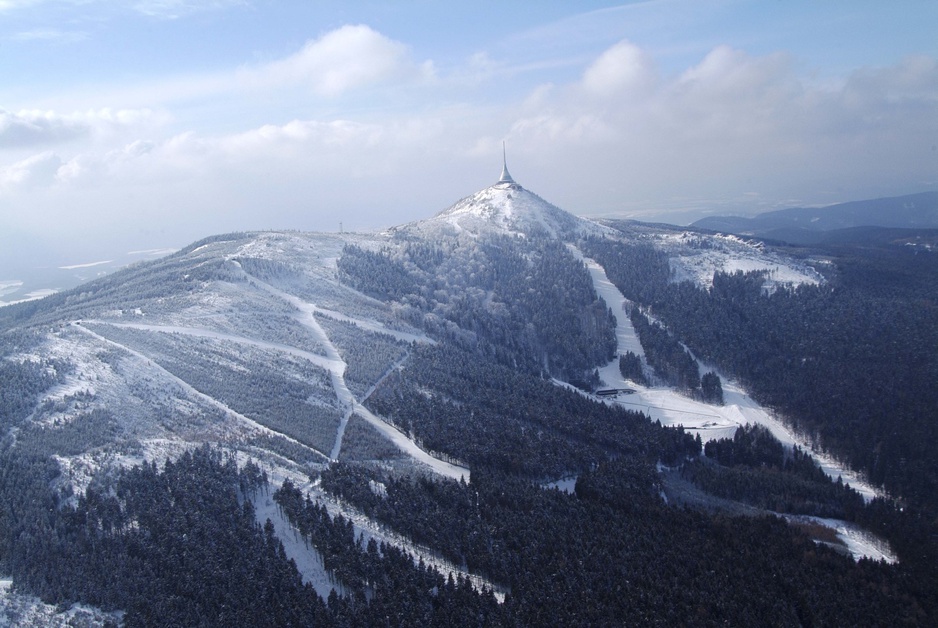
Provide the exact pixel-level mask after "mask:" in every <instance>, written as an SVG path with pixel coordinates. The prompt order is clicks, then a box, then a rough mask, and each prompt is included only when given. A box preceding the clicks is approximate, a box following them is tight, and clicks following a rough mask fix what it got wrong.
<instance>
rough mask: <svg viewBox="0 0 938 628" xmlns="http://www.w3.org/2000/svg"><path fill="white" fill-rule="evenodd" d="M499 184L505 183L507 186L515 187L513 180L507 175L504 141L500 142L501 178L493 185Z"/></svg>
mask: <svg viewBox="0 0 938 628" xmlns="http://www.w3.org/2000/svg"><path fill="white" fill-rule="evenodd" d="M499 183H506V184H508V185H509V186H512V185H517V184H516V183H515V180H514V179H512V178H511V175H510V174H508V157H507V153H506V152H505V141H504V140H502V176H501V178H500V179H499V180H498V182H497V183H496V184H495V185H498V184H499Z"/></svg>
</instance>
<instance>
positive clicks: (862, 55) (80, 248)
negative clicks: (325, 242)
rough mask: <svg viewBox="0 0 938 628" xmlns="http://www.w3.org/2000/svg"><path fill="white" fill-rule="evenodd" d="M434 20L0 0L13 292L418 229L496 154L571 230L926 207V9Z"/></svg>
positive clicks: (643, 10)
mask: <svg viewBox="0 0 938 628" xmlns="http://www.w3.org/2000/svg"><path fill="white" fill-rule="evenodd" d="M439 4H440V3H414V4H409V5H407V7H377V6H376V5H372V4H368V3H338V2H337V3H331V2H323V3H283V2H265V1H263V0H257V1H253V2H252V1H250V0H244V1H237V0H210V1H204V2H200V1H197V0H162V1H160V0H149V1H140V2H136V3H127V4H124V3H113V2H107V1H106V0H97V1H95V0H84V1H81V2H79V1H77V0H75V1H68V0H0V44H2V47H0V50H2V51H3V59H4V61H5V62H6V63H5V64H4V65H5V66H7V67H6V68H5V69H4V76H5V80H4V81H3V84H2V85H0V249H2V250H4V251H6V253H5V254H3V253H0V275H5V274H7V273H4V272H3V267H4V265H6V266H10V265H12V264H13V263H14V261H15V260H18V259H22V256H23V255H24V254H25V252H26V251H28V250H32V251H42V252H43V254H44V255H57V256H58V259H56V260H54V261H52V262H50V263H53V264H55V263H61V264H64V263H80V262H84V261H87V260H85V259H79V257H80V256H88V255H92V256H93V252H94V251H99V250H100V251H102V252H104V253H102V254H104V255H106V254H107V253H106V252H105V251H113V250H125V251H126V250H131V249H133V248H149V247H163V246H181V245H183V244H186V243H188V242H189V241H192V240H195V239H197V238H199V237H202V236H205V235H210V234H213V233H219V232H224V231H232V230H239V229H265V228H293V229H303V230H324V231H334V230H337V229H338V228H339V223H340V222H341V223H343V224H344V227H345V228H346V229H377V228H382V227H387V226H390V225H393V224H397V223H401V222H406V221H410V220H415V219H419V218H423V217H427V216H429V215H431V214H433V213H435V212H437V211H439V210H442V209H444V208H445V207H447V206H449V205H450V204H452V203H453V202H454V201H456V200H458V198H460V197H462V196H465V195H466V194H470V193H472V192H474V191H476V190H477V189H479V188H481V187H484V186H485V185H488V184H489V183H492V182H494V180H495V179H496V178H497V176H498V172H499V171H500V166H501V164H500V161H499V160H500V157H501V154H500V148H501V142H502V140H507V142H508V147H509V161H510V166H511V171H512V173H514V174H515V176H516V178H517V179H518V180H519V181H520V182H521V183H522V184H523V185H525V186H526V187H528V188H530V189H532V190H534V191H536V192H538V193H539V194H540V195H542V196H544V197H545V198H547V199H549V200H550V201H551V202H553V203H555V204H557V205H559V206H560V207H563V208H565V209H568V210H570V211H572V212H574V213H578V214H582V215H594V216H598V215H607V216H612V215H616V216H631V217H638V218H649V219H651V218H653V219H656V220H671V221H673V222H681V219H682V218H686V217H689V216H691V215H692V213H696V214H698V215H700V214H702V213H703V212H707V211H711V212H712V211H720V212H733V211H736V212H740V213H747V212H748V213H755V212H758V211H765V210H768V209H774V208H778V207H782V206H792V205H805V204H827V203H834V202H838V201H843V200H851V199H860V198H871V197H875V196H888V195H894V194H904V193H912V192H918V191H923V190H927V189H935V188H938V42H936V41H935V38H934V36H933V35H934V26H935V25H936V24H938V8H936V7H933V6H932V5H930V4H927V5H926V3H911V2H910V3H907V4H902V3H891V4H888V5H884V4H882V3H874V2H850V3H840V2H834V3H823V6H820V7H819V6H816V4H817V3H799V2H786V3H771V4H767V3H759V2H753V1H749V0H723V1H721V2H713V3H699V2H696V1H693V0H649V1H647V2H638V3H630V4H624V5H621V6H606V3H602V2H593V3H588V4H584V5H581V8H578V9H577V11H578V12H573V9H570V8H568V7H567V6H566V4H565V3H559V2H558V3H545V4H544V8H543V9H541V10H539V11H536V12H535V11H531V10H530V9H529V8H528V7H529V6H530V5H528V4H527V3H521V2H518V3H511V2H508V3H499V4H493V5H491V8H487V6H488V5H486V4H485V3H481V4H475V5H473V6H472V7H441V6H439ZM307 5H315V7H312V6H307ZM13 278H14V277H0V279H13Z"/></svg>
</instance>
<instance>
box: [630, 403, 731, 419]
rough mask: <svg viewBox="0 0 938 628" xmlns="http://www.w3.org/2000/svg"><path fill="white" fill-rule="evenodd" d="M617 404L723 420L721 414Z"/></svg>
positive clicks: (644, 405)
mask: <svg viewBox="0 0 938 628" xmlns="http://www.w3.org/2000/svg"><path fill="white" fill-rule="evenodd" d="M616 403H619V404H622V405H624V406H638V407H641V408H649V409H651V408H654V409H655V410H662V411H664V412H680V413H681V414H693V415H694V416H705V417H708V418H711V419H722V418H723V417H721V416H720V415H719V414H706V413H704V412H693V411H691V410H677V409H673V408H663V407H661V406H653V405H651V404H647V403H634V402H629V401H617V402H616Z"/></svg>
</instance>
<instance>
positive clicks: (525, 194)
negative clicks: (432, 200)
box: [404, 157, 606, 239]
mask: <svg viewBox="0 0 938 628" xmlns="http://www.w3.org/2000/svg"><path fill="white" fill-rule="evenodd" d="M404 229H408V230H411V229H412V230H416V231H418V232H420V233H422V234H424V235H428V236H437V237H439V236H458V235H460V234H468V235H472V236H480V235H486V234H500V235H515V236H547V237H550V238H556V239H566V238H568V237H570V236H572V235H573V234H575V233H584V232H588V233H594V232H596V233H598V232H602V231H605V229H606V228H605V227H603V226H601V225H598V224H596V223H594V222H592V221H589V220H586V219H584V218H579V217H577V216H574V215H573V214H571V213H569V212H566V211H564V210H562V209H560V208H559V207H557V206H556V205H553V204H551V203H549V202H547V201H545V200H544V199H543V198H541V197H540V196H538V195H537V194H535V193H534V192H531V191H530V190H527V189H525V188H524V187H522V186H521V184H519V183H518V182H517V181H515V180H514V178H512V176H511V174H509V172H508V164H507V162H506V161H504V157H503V162H502V174H501V177H499V179H498V181H496V182H495V184H494V185H491V186H489V187H487V188H485V189H483V190H480V191H478V192H476V193H475V194H473V195H471V196H467V197H466V198H464V199H462V200H460V201H458V202H457V203H455V204H454V205H452V206H451V207H449V208H447V209H445V210H443V211H442V212H440V213H439V214H437V215H436V216H434V217H432V218H430V219H427V220H422V221H419V222H416V223H412V224H410V225H407V226H405V227H404Z"/></svg>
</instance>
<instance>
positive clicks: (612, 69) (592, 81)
mask: <svg viewBox="0 0 938 628" xmlns="http://www.w3.org/2000/svg"><path fill="white" fill-rule="evenodd" d="M656 79H657V77H656V74H655V70H654V64H653V63H652V61H651V58H650V57H649V56H648V55H647V54H646V53H645V52H644V51H642V50H641V49H640V48H639V47H638V46H636V45H634V44H632V43H630V42H627V41H622V42H619V43H618V44H616V45H615V46H613V47H611V48H609V49H608V50H606V51H605V52H604V53H602V54H601V55H600V56H599V58H598V59H596V61H594V62H593V63H592V65H590V66H589V67H588V68H587V69H586V71H585V72H584V73H583V81H582V83H583V87H584V88H585V89H586V91H587V92H589V93H592V94H596V95H600V96H610V95H613V94H621V95H629V96H632V97H637V96H640V95H643V94H644V93H646V92H647V90H648V89H650V88H651V87H652V86H653V84H654V83H655V81H656Z"/></svg>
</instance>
